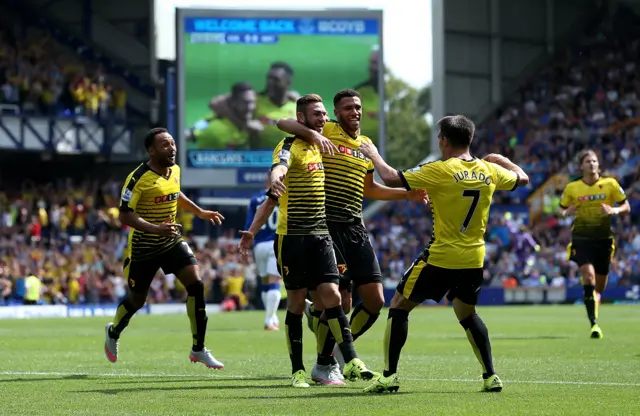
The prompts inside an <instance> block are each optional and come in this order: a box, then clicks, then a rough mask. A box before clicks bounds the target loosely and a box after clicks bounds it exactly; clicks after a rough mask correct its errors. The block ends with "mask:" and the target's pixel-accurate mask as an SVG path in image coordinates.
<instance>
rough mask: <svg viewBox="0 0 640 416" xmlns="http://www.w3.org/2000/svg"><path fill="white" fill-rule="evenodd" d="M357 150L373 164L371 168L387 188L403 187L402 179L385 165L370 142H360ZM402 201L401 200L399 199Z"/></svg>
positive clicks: (395, 171) (396, 172) (394, 170)
mask: <svg viewBox="0 0 640 416" xmlns="http://www.w3.org/2000/svg"><path fill="white" fill-rule="evenodd" d="M359 150H360V151H361V152H362V153H363V154H364V155H365V156H366V157H368V158H369V159H371V162H373V166H374V168H375V170H376V172H378V175H380V178H382V180H383V181H384V183H385V184H386V185H387V186H391V187H394V188H399V187H401V186H403V185H404V184H403V183H402V179H401V178H400V175H399V174H398V171H397V170H396V169H394V168H392V167H391V166H389V165H388V164H387V162H385V161H384V159H382V156H380V153H378V149H377V148H376V146H375V145H374V144H373V143H370V142H362V144H361V145H360V148H359ZM400 199H403V198H400Z"/></svg>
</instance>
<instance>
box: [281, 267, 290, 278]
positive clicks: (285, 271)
mask: <svg viewBox="0 0 640 416" xmlns="http://www.w3.org/2000/svg"><path fill="white" fill-rule="evenodd" d="M282 270H283V271H284V275H285V276H288V275H289V268H288V267H287V266H283V267H282Z"/></svg>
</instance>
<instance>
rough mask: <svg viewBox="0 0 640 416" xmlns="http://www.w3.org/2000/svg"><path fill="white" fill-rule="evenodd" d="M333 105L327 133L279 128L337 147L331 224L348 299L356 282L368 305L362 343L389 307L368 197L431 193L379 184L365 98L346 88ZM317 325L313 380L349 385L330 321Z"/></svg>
mask: <svg viewBox="0 0 640 416" xmlns="http://www.w3.org/2000/svg"><path fill="white" fill-rule="evenodd" d="M333 104H334V107H335V110H334V114H335V116H336V118H337V121H330V122H327V123H326V125H325V126H324V129H323V130H322V133H320V132H319V131H318V130H314V129H311V128H309V127H307V126H305V125H304V124H302V123H300V122H298V121H296V120H291V119H286V120H280V121H278V127H279V128H280V129H281V130H283V131H285V132H287V133H290V134H295V135H298V137H302V138H303V139H304V140H306V141H308V142H310V143H316V144H318V145H323V147H324V148H325V149H333V152H331V151H330V152H329V153H330V154H324V155H323V157H322V161H323V164H324V167H325V175H326V182H325V191H326V211H327V223H328V226H329V232H330V233H331V238H332V240H333V242H334V244H335V250H336V256H337V261H338V269H339V270H340V271H341V274H343V275H344V276H343V279H342V280H341V288H342V289H343V292H342V293H343V296H349V297H350V295H349V294H348V292H347V291H350V290H351V281H353V282H354V284H355V286H356V287H357V288H358V291H359V292H360V296H361V297H362V303H360V304H358V305H357V306H356V307H355V309H354V311H353V314H352V315H351V321H350V324H351V330H352V333H353V338H354V340H356V339H357V338H358V337H360V336H362V334H364V333H365V332H366V331H367V330H368V329H369V328H371V326H372V325H373V324H374V322H375V321H376V319H378V316H379V314H380V310H381V309H382V306H383V305H384V295H383V288H382V273H381V271H380V266H379V264H378V259H377V258H376V254H375V252H374V250H373V247H372V246H371V242H370V241H369V235H368V233H367V230H366V229H365V227H364V225H363V223H362V200H363V197H364V198H371V199H380V200H397V199H411V200H414V201H424V200H425V198H426V194H425V193H424V191H411V192H409V191H406V190H404V189H392V188H388V187H386V186H383V185H380V184H378V183H376V182H375V181H374V179H373V171H374V169H373V164H372V163H371V161H370V160H369V159H367V158H366V157H365V156H364V155H363V154H362V153H361V152H360V151H359V150H358V147H359V146H360V144H362V143H371V140H370V139H369V138H368V137H366V136H362V135H360V120H361V119H362V104H361V102H360V94H359V93H358V92H357V91H354V90H342V91H340V92H338V93H337V94H336V95H335V97H334V98H333ZM331 153H333V154H331ZM345 293H346V294H345ZM314 303H315V305H314V309H313V310H312V313H313V314H314V316H315V319H316V321H317V320H318V319H319V317H320V315H321V314H322V311H323V309H324V308H323V305H321V304H319V302H317V301H316V300H314ZM348 312H349V310H345V313H348ZM314 326H317V328H316V331H314V332H315V333H316V337H317V341H318V361H317V363H316V365H315V366H314V367H313V371H312V378H313V380H314V381H316V382H319V383H323V384H338V385H339V384H344V383H343V382H342V381H341V380H340V378H339V377H338V376H339V374H340V371H336V370H335V368H336V362H335V361H334V357H333V356H332V352H333V353H334V356H335V357H336V358H338V360H339V361H341V362H340V366H342V365H343V362H344V360H342V357H341V356H340V350H339V349H337V348H335V340H334V339H333V338H332V337H331V335H330V331H329V328H327V327H326V324H325V323H324V322H318V323H317V324H315V325H314Z"/></svg>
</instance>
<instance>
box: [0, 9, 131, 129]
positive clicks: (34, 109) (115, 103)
mask: <svg viewBox="0 0 640 416" xmlns="http://www.w3.org/2000/svg"><path fill="white" fill-rule="evenodd" d="M0 104H1V105H2V113H4V114H15V115H18V114H25V115H47V116H56V117H72V116H80V115H82V116H88V117H92V118H98V119H107V118H110V119H113V118H115V119H120V120H122V119H124V118H125V115H126V107H127V94H126V91H125V89H124V85H123V83H122V81H120V80H118V79H114V78H109V77H108V76H106V74H105V73H104V71H103V69H102V67H101V66H100V65H99V64H98V63H96V62H91V61H85V60H82V59H81V58H80V57H79V56H78V55H77V54H75V53H73V51H71V50H70V49H68V48H67V47H65V46H63V45H61V44H60V43H58V42H57V41H55V40H54V39H53V38H52V36H51V34H50V33H48V32H47V31H45V30H43V29H41V28H36V27H33V26H27V25H24V24H23V23H22V21H21V19H20V18H19V17H18V16H17V15H16V14H14V13H12V12H11V11H9V10H4V9H3V10H1V11H0Z"/></svg>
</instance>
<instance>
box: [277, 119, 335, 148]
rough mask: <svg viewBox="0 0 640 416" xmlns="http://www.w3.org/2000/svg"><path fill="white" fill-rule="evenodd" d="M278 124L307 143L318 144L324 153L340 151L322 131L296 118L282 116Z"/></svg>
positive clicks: (281, 128)
mask: <svg viewBox="0 0 640 416" xmlns="http://www.w3.org/2000/svg"><path fill="white" fill-rule="evenodd" d="M276 126H278V128H279V129H280V130H281V131H283V132H285V133H289V134H293V135H294V136H297V137H300V138H301V139H302V140H304V141H306V142H307V143H310V144H315V145H317V146H318V147H319V148H320V151H321V152H322V153H327V154H330V155H333V154H334V153H335V152H337V151H338V148H337V147H336V145H335V144H333V142H332V141H331V140H329V139H327V138H326V137H324V136H323V135H322V134H321V133H318V132H317V131H315V130H313V129H310V128H309V127H307V126H305V125H304V124H302V123H300V122H299V121H298V120H296V119H293V118H281V119H280V120H278V121H277V122H276Z"/></svg>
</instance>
